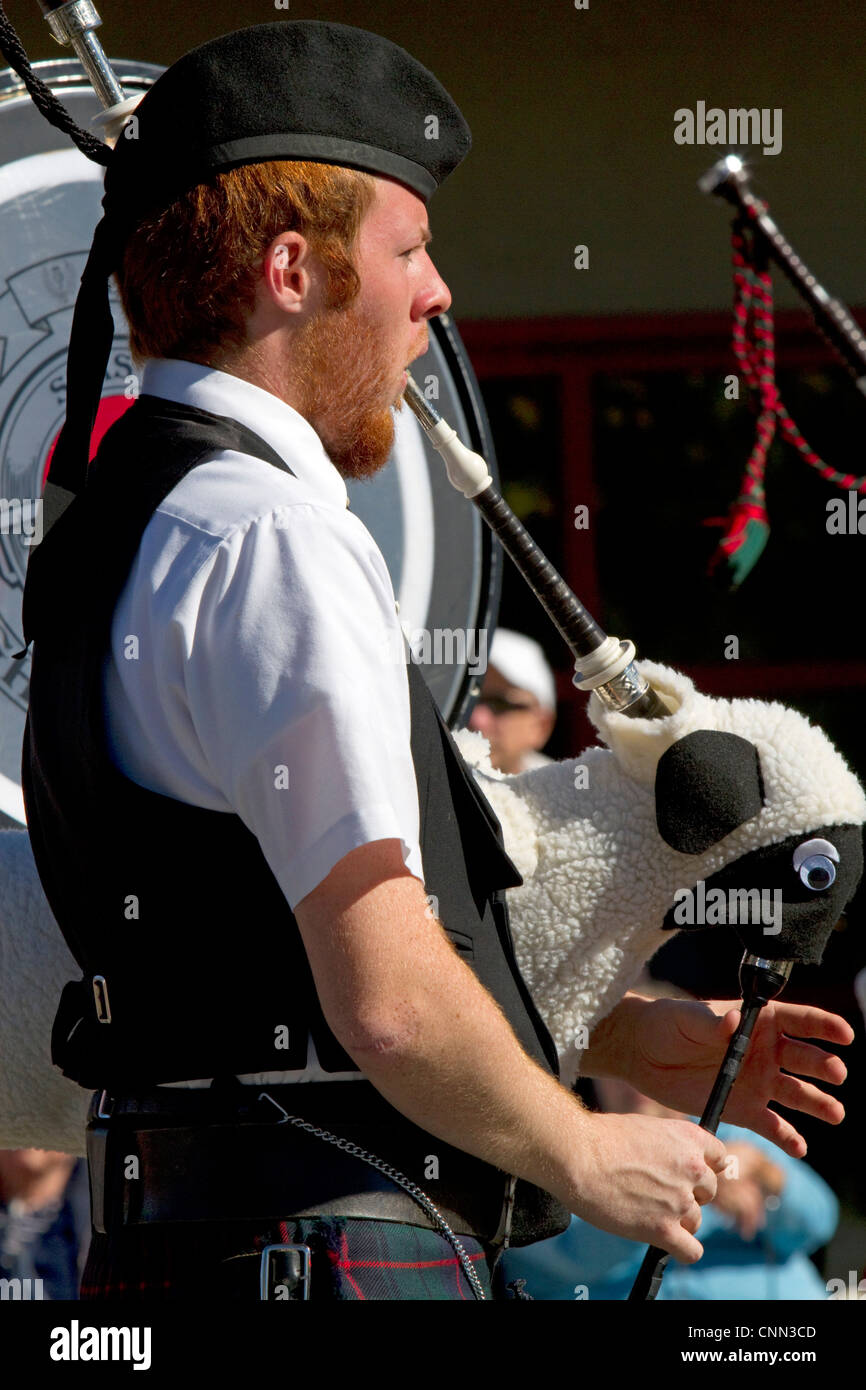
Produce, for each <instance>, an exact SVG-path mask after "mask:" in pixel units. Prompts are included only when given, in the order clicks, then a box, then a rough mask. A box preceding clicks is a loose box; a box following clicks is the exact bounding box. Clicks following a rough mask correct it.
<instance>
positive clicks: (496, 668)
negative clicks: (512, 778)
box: [469, 627, 556, 772]
mask: <svg viewBox="0 0 866 1390" xmlns="http://www.w3.org/2000/svg"><path fill="white" fill-rule="evenodd" d="M555 722H556V684H555V682H554V678H553V672H552V671H551V669H550V667H549V666H548V664H547V661H546V659H545V656H544V652H543V651H542V649H541V647H540V646H539V644H538V643H537V642H534V641H533V640H532V638H531V637H525V636H524V634H523V633H522V632H512V631H511V630H510V629H509V628H505V627H500V628H497V629H496V632H495V634H494V637H493V641H492V643H491V644H490V655H489V657H488V661H487V672H486V675H485V677H484V684H483V686H482V687H481V695H480V698H479V700H478V703H477V704H476V706H475V708H474V710H473V711H472V714H471V717H470V719H469V728H470V729H473V730H475V731H476V732H477V733H480V734H483V735H484V737H485V738H486V739H487V741H488V743H489V744H490V761H491V762H492V764H493V766H494V767H495V768H498V769H499V771H500V772H528V771H529V770H530V768H535V767H541V766H543V764H544V763H549V762H551V761H552V759H551V758H548V757H546V756H545V755H544V754H543V753H541V752H540V749H542V748H543V747H544V745H545V744H546V743H547V741H548V739H549V738H550V735H551V733H552V732H553V726H554V723H555Z"/></svg>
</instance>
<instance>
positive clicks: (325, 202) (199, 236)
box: [117, 160, 375, 361]
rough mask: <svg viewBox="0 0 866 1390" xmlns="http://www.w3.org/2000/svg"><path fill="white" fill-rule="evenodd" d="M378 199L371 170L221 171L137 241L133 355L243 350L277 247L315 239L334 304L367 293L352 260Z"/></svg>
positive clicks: (131, 266) (128, 271) (125, 271)
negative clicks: (283, 237)
mask: <svg viewBox="0 0 866 1390" xmlns="http://www.w3.org/2000/svg"><path fill="white" fill-rule="evenodd" d="M374 198H375V183H374V180H373V178H372V176H371V175H370V174H366V173H362V172H361V171H359V170H356V169H347V168H343V167H342V166H339V165H333V164H314V163H306V162H300V161H295V160H271V161H268V162H266V163H262V164H245V165H241V166H240V168H237V169H231V170H229V171H227V172H225V173H218V174H214V175H213V176H212V178H210V179H209V180H208V181H207V182H205V183H200V184H197V185H196V186H195V187H194V188H191V189H189V190H188V192H186V193H184V194H182V195H181V196H180V197H179V198H177V199H176V200H175V202H173V203H172V204H171V206H170V207H168V208H166V209H165V210H164V211H163V212H160V213H158V214H157V215H155V216H154V217H151V218H148V219H147V220H146V221H144V222H143V223H141V224H140V225H139V227H138V228H137V229H136V231H135V232H134V233H133V235H132V236H131V237H130V238H129V240H128V242H127V244H126V247H125V250H124V255H123V262H122V265H121V267H120V269H119V271H118V273H117V284H118V288H119V290H120V297H121V301H122V304H123V309H124V313H125V314H126V318H127V322H128V323H129V328H130V339H129V341H130V347H131V350H132V355H133V358H134V359H136V361H141V360H142V359H144V358H146V357H176V358H185V359H195V358H199V357H203V356H207V355H208V353H209V352H210V351H211V350H212V349H213V348H214V347H217V346H222V345H225V344H231V345H236V346H238V347H240V346H242V345H243V344H244V342H245V341H246V319H247V316H248V314H249V313H250V312H251V311H252V309H253V308H254V306H255V291H256V285H257V282H258V279H259V275H260V272H261V263H262V258H263V256H264V253H265V251H266V250H267V248H268V246H269V245H270V244H271V242H272V241H273V240H274V238H275V237H277V236H279V235H280V233H281V232H288V231H297V232H300V233H301V234H302V235H303V236H305V237H306V238H307V240H308V241H309V243H310V245H311V247H312V248H313V250H314V251H315V253H316V255H317V256H318V258H319V259H320V261H321V262H322V263H323V264H324V266H325V269H326V271H327V274H328V286H329V297H328V303H329V307H331V308H339V307H342V306H344V305H346V304H349V303H350V302H351V301H352V300H353V299H354V298H355V296H356V295H357V293H358V291H359V289H360V280H359V278H358V274H357V272H356V270H355V268H354V266H353V264H352V261H351V258H350V256H351V251H352V248H353V246H354V243H355V241H356V238H357V235H358V231H359V230H360V226H361V221H362V219H363V217H364V214H365V213H366V211H367V210H368V208H369V207H370V206H371V205H372V203H373V201H374Z"/></svg>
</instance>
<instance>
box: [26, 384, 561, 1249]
mask: <svg viewBox="0 0 866 1390" xmlns="http://www.w3.org/2000/svg"><path fill="white" fill-rule="evenodd" d="M219 448H229V449H235V450H238V451H240V452H242V453H247V454H251V455H254V456H256V457H259V458H262V459H264V460H266V461H267V462H269V463H271V464H273V465H274V466H275V467H277V468H280V469H282V470H283V471H284V472H289V473H290V472H291V470H290V469H288V468H287V466H286V464H285V462H284V461H283V460H282V459H281V458H280V457H279V456H278V455H277V454H276V453H275V452H274V451H273V450H272V449H271V448H270V447H269V446H268V445H267V444H266V443H265V442H264V441H263V440H261V439H260V438H259V437H258V436H257V435H255V434H254V433H253V432H252V431H250V430H248V429H246V428H245V427H243V426H241V425H240V424H239V423H238V422H237V421H234V420H229V419H227V418H225V417H222V416H217V415H213V414H211V413H209V412H206V411H201V410H196V409H193V408H191V407H187V406H179V405H176V404H174V403H171V402H167V401H163V400H161V399H159V398H156V397H149V396H142V397H141V398H140V399H139V400H138V401H136V402H135V404H134V405H133V406H132V407H131V408H130V409H129V410H128V411H127V412H126V413H125V414H124V415H123V416H122V417H121V418H120V420H118V421H117V422H116V423H115V424H114V425H113V426H112V427H111V429H110V430H109V431H108V432H107V434H106V435H105V437H104V439H103V441H102V445H101V447H100V449H99V452H98V454H97V457H96V458H95V459H94V461H93V463H92V464H91V466H90V470H89V473H88V482H87V486H86V488H85V490H84V492H83V493H82V494H81V495H80V496H79V497H77V498H76V500H75V501H74V502H73V503H72V504H71V506H70V507H69V508H68V509H67V511H66V512H65V513H64V514H63V516H62V517H61V518H60V520H59V521H58V522H57V523H56V525H55V526H54V527H53V528H52V529H51V530H50V532H49V533H48V534H47V535H46V537H45V539H44V540H43V541H42V543H41V544H40V545H39V546H38V547H37V548H36V549H35V550H34V552H33V553H32V555H31V558H30V565H29V568H28V574H27V584H26V588H25V599H24V632H25V640H26V641H27V642H30V641H31V640H32V641H33V642H34V651H33V663H32V674H31V682H30V708H29V712H28V718H27V726H26V730H25V739H24V753H23V766H22V781H23V790H24V799H25V805H26V809H27V820H28V829H29V833H30V839H31V842H32V845H33V852H34V856H35V860H36V865H37V868H38V871H39V876H40V879H41V881H42V885H43V887H44V889H45V893H46V896H47V898H48V901H49V903H50V906H51V909H52V911H53V913H54V915H55V917H56V919H57V921H58V923H59V925H60V929H61V931H62V932H63V935H64V937H65V938H66V941H67V943H68V945H69V948H70V950H71V952H72V954H73V956H74V957H75V959H76V961H77V962H78V964H79V966H80V967H81V969H82V971H83V979H82V980H81V981H77V982H73V983H71V984H69V985H67V987H66V989H65V990H64V992H63V996H62V999H61V1004H60V1009H59V1011H58V1015H57V1018H56V1020H55V1025H54V1031H53V1035H52V1057H53V1060H54V1061H55V1063H56V1064H57V1065H58V1066H60V1067H61V1068H62V1070H63V1072H64V1073H65V1075H67V1076H69V1077H72V1078H73V1079H74V1080H76V1081H78V1082H79V1083H80V1084H81V1085H84V1086H87V1087H89V1088H93V1089H96V1088H101V1087H107V1088H108V1089H109V1090H113V1091H115V1092H116V1093H117V1092H121V1091H123V1090H127V1091H131V1090H134V1089H140V1088H142V1087H148V1086H153V1085H158V1084H161V1083H165V1082H169V1081H182V1080H189V1079H191V1078H194V1077H202V1076H220V1075H223V1074H234V1075H237V1074H240V1073H246V1072H258V1071H281V1070H294V1069H296V1068H300V1067H303V1066H304V1065H305V1063H306V1048H307V1035H308V1031H309V1032H311V1033H312V1036H313V1039H314V1042H315V1046H316V1051H317V1053H318V1057H319V1060H320V1062H321V1064H322V1066H323V1068H324V1069H325V1070H327V1071H351V1070H356V1068H355V1066H354V1064H353V1062H352V1061H351V1059H350V1058H349V1057H348V1056H347V1055H346V1053H345V1052H344V1050H343V1048H342V1047H341V1046H340V1044H339V1042H338V1041H337V1039H336V1038H335V1037H334V1035H333V1034H332V1033H331V1031H330V1030H329V1028H328V1027H327V1024H326V1023H325V1020H324V1017H323V1015H322V1011H321V1008H320V1006H319V1002H318V998H317V995H316V991H315V987H314V984H313V980H312V975H311V973H310V969H309V965H308V963H307V959H306V955H305V952H304V950H303V945H302V941H301V937H300V933H299V931H298V927H297V924H296V922H295V919H294V916H293V914H292V912H291V910H290V908H289V906H288V903H287V902H286V900H285V897H284V896H283V893H282V891H281V889H280V888H279V885H278V884H277V881H276V879H275V878H274V876H273V874H272V873H271V870H270V868H269V867H268V864H267V862H266V860H265V858H264V856H263V854H262V852H261V849H260V847H259V844H258V841H257V840H256V839H255V837H254V836H253V835H252V834H251V832H250V831H249V830H248V829H247V828H246V826H245V825H244V824H243V822H242V821H241V820H240V818H239V817H238V816H236V815H233V814H227V813H222V812H216V811H209V810H205V809H203V808H201V807H197V806H192V805H189V804H187V803H185V802H181V801H178V800H176V799H174V798H172V797H169V796H162V795H160V794H158V793H156V792H152V791H149V790H146V789H145V788H143V787H141V786H139V785H138V784H136V783H134V782H133V781H132V780H131V779H129V778H127V777H125V776H124V775H123V774H122V773H121V772H120V771H119V770H118V769H117V768H116V766H115V765H114V763H113V762H112V760H111V757H110V755H109V752H108V748H107V743H106V736H105V723H104V718H103V699H102V674H103V669H104V664H105V660H106V657H107V654H108V650H109V643H110V629H111V620H112V615H113V612H114V609H115V606H116V604H117V601H118V598H119V596H120V593H121V591H122V589H123V587H124V584H125V582H126V580H127V578H128V575H129V571H130V568H131V566H132V563H133V560H134V558H135V554H136V552H137V550H138V546H139V543H140V540H141V536H142V534H143V532H144V529H145V527H146V525H147V522H148V521H149V519H150V517H151V516H152V514H153V512H154V511H155V509H156V508H157V507H158V506H159V504H160V502H161V501H162V500H163V498H164V497H166V496H167V494H168V493H169V492H170V491H171V490H172V488H173V487H175V485H176V484H177V483H179V482H180V480H181V479H182V478H183V477H184V476H185V475H186V474H187V473H188V472H189V471H190V469H192V468H194V467H196V465H197V464H199V463H201V462H202V461H203V459H204V458H205V457H206V456H207V455H208V454H210V453H211V452H212V451H213V450H214V449H219ZM408 674H409V693H410V709H411V724H412V732H411V747H412V758H413V762H414V767H415V775H416V779H417V783H418V796H419V807H420V843H421V853H422V856H423V863H424V870H425V883H426V891H427V892H428V893H429V894H432V895H435V897H436V898H438V910H439V915H440V917H441V919H442V921H443V923H444V924H445V929H446V931H447V932H448V935H449V936H450V938H451V940H452V941H453V943H454V945H455V947H456V948H457V950H458V951H459V952H460V953H461V955H462V956H463V957H464V959H465V960H467V961H468V963H469V964H470V965H471V967H472V968H473V969H474V971H475V973H476V974H477V976H478V978H479V979H480V980H481V982H482V984H483V985H484V986H485V987H486V989H487V990H488V991H489V992H490V993H491V994H492V995H493V997H494V998H495V999H496V1000H497V1002H498V1003H499V1005H500V1007H501V1008H502V1010H503V1012H504V1014H505V1016H506V1018H507V1019H508V1021H509V1022H510V1024H511V1026H512V1028H513V1029H514V1032H515V1033H516V1035H517V1037H518V1038H519V1039H520V1041H521V1043H522V1045H523V1046H524V1048H525V1049H526V1051H527V1052H528V1053H529V1055H530V1056H531V1057H533V1058H535V1060H536V1061H537V1062H539V1063H540V1065H541V1066H542V1067H544V1068H545V1069H546V1070H548V1071H551V1072H554V1073H555V1072H556V1070H557V1060H556V1051H555V1048H554V1045H553V1043H552V1040H551V1038H550V1035H549V1034H548V1032H547V1030H546V1028H545V1026H544V1024H543V1023H542V1021H541V1018H540V1016H539V1014H538V1012H537V1010H536V1008H535V1006H534V1004H533V1002H532V999H531V997H530V995H529V993H528V990H527V989H526V986H525V984H524V982H523V980H522V978H521V975H520V972H519V970H518V967H517V964H516V961H515V958H514V951H513V946H512V942H511V935H510V931H509V925H508V915H507V909H506V905H505V897H504V892H503V890H504V889H505V888H507V887H511V886H513V885H516V884H519V883H520V882H521V879H520V876H519V874H518V873H517V870H516V869H515V867H514V865H513V864H512V862H511V860H510V859H509V858H508V857H507V855H506V854H505V851H504V849H503V847H502V834H501V830H500V827H499V823H498V821H497V819H496V817H495V815H494V813H493V811H492V809H491V807H490V805H489V803H488V802H487V801H486V799H485V798H484V796H483V794H482V793H481V792H480V790H479V789H478V787H477V785H476V783H475V781H474V779H473V777H472V775H471V773H470V772H469V770H468V768H467V767H466V765H465V763H464V762H463V759H462V758H461V756H460V754H459V751H458V750H457V748H456V745H455V744H454V741H453V739H452V737H451V734H450V732H449V730H448V729H447V727H446V726H445V724H444V723H443V721H442V719H441V717H440V716H439V713H438V711H437V709H436V706H435V703H434V701H433V699H432V696H431V695H430V692H429V690H428V688H427V685H426V683H425V681H424V678H423V676H422V674H421V672H420V670H419V669H418V668H417V666H415V665H414V664H411V663H410V665H409V667H408ZM98 977H101V978H102V980H104V982H105V983H104V985H102V984H99V982H98ZM95 978H96V979H97V984H96V987H94V979H95ZM107 1015H110V1021H104V1020H105V1019H106V1016H107ZM286 1042H287V1043H288V1045H287V1046H286ZM327 1084H328V1083H322V1086H326V1085H327ZM355 1084H356V1085H357V1086H359V1087H362V1086H365V1085H366V1083H364V1082H357V1083H355ZM394 1116H395V1123H399V1119H400V1117H399V1116H398V1114H397V1112H396V1111H395V1112H394ZM518 1190H519V1191H523V1192H524V1193H525V1194H526V1196H529V1194H530V1193H533V1192H534V1190H533V1189H530V1188H529V1187H528V1185H526V1184H523V1183H521V1184H519V1188H518ZM537 1196H538V1198H539V1199H540V1198H542V1196H544V1197H545V1198H546V1197H547V1194H541V1193H538V1194H537ZM551 1201H552V1199H547V1202H546V1203H545V1202H541V1203H537V1202H535V1201H534V1200H530V1203H529V1205H530V1206H537V1207H538V1210H539V1213H540V1211H541V1209H542V1208H544V1207H546V1209H547V1215H546V1217H545V1220H544V1221H542V1222H541V1227H544V1225H545V1221H546V1223H547V1226H548V1227H550V1226H551V1218H552V1221H553V1226H555V1229H557V1230H558V1229H562V1228H563V1226H564V1224H565V1222H564V1214H563V1210H562V1209H561V1208H558V1207H557V1208H556V1210H555V1212H554V1211H553V1208H552V1207H550V1205H549V1203H550V1202H551ZM518 1224H520V1223H519V1222H518ZM541 1233H542V1234H550V1233H552V1229H543V1230H542V1232H541ZM530 1238H540V1235H534V1236H531V1237H530Z"/></svg>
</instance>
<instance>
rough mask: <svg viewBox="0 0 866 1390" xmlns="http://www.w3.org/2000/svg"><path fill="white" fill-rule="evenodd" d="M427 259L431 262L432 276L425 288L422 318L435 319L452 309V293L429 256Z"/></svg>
mask: <svg viewBox="0 0 866 1390" xmlns="http://www.w3.org/2000/svg"><path fill="white" fill-rule="evenodd" d="M427 259H428V261H430V276H429V280H428V283H427V284H426V285H425V287H424V293H423V296H422V301H421V302H422V308H421V313H420V317H421V318H425V319H433V318H435V317H436V315H437V314H444V313H446V312H447V310H448V309H450V308H451V291H450V290H449V288H448V286H447V285H446V283H445V281H444V280H443V279H442V276H441V275H440V274H439V271H438V270H437V269H436V267H435V265H434V264H433V262H432V261H431V260H430V257H429V256H428V257H427Z"/></svg>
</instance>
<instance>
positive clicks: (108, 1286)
mask: <svg viewBox="0 0 866 1390" xmlns="http://www.w3.org/2000/svg"><path fill="white" fill-rule="evenodd" d="M458 1238H459V1240H460V1243H461V1244H462V1246H463V1248H464V1249H465V1251H466V1254H467V1256H468V1258H469V1260H470V1261H471V1263H472V1267H473V1269H474V1270H475V1273H476V1274H477V1276H478V1279H479V1281H480V1283H481V1286H482V1288H483V1289H484V1292H485V1295H486V1296H487V1297H488V1298H491V1297H492V1296H493V1294H492V1291H491V1274H490V1268H489V1266H488V1262H487V1258H486V1255H485V1251H484V1247H483V1246H482V1245H481V1243H480V1242H479V1241H477V1240H473V1239H472V1238H471V1237H470V1236H460V1237H458ZM291 1243H297V1244H303V1245H308V1246H309V1247H310V1250H311V1256H312V1258H311V1277H310V1299H311V1300H312V1299H316V1300H331V1301H339V1302H357V1301H364V1300H369V1299H374V1300H375V1299H393V1300H410V1301H420V1300H435V1301H439V1300H453V1301H464V1302H465V1301H468V1302H472V1301H474V1299H475V1294H474V1292H473V1290H472V1287H471V1285H470V1284H469V1281H468V1280H467V1278H466V1276H465V1274H464V1273H463V1270H462V1269H461V1267H460V1264H459V1262H458V1259H457V1256H456V1254H455V1251H454V1249H453V1247H452V1246H451V1244H450V1243H449V1242H448V1241H447V1240H446V1239H445V1237H444V1236H442V1235H440V1234H439V1232H438V1231H433V1230H428V1229H427V1228H426V1227H423V1226H409V1225H402V1224H401V1223H399V1222H396V1221H376V1220H368V1219H363V1220H362V1219H360V1218H355V1217H352V1218H342V1217H330V1216H328V1217H303V1218H296V1219H294V1220H290V1221H279V1222H276V1223H275V1224H273V1225H271V1226H269V1227H267V1228H265V1229H263V1227H262V1225H261V1223H258V1224H253V1225H250V1224H248V1223H240V1222H232V1223H225V1224H217V1223H211V1222H207V1223H205V1222H189V1223H184V1222H171V1223H166V1224H152V1225H141V1226H125V1227H123V1228H122V1229H121V1230H119V1231H117V1232H112V1233H111V1234H109V1235H100V1234H99V1233H97V1232H94V1233H93V1236H92V1239H91V1244H90V1253H89V1256H88V1260H87V1264H86V1266H85V1269H84V1274H83V1276H82V1281H81V1292H80V1297H81V1299H82V1300H84V1301H88V1300H101V1299H125V1300H129V1301H133V1302H143V1303H144V1302H177V1301H187V1300H192V1299H201V1298H213V1297H214V1296H217V1297H220V1298H225V1299H228V1300H230V1301H231V1300H236V1301H242V1302H251V1301H256V1300H257V1299H258V1296H259V1295H258V1267H259V1261H258V1260H254V1259H250V1260H241V1261H238V1260H234V1259H232V1258H231V1257H232V1256H237V1255H241V1254H255V1253H257V1252H260V1251H261V1250H262V1249H263V1248H264V1247H265V1246H266V1245H273V1244H291ZM226 1260H227V1261H229V1263H228V1264H227V1265H226V1264H222V1263H221V1262H222V1261H226ZM239 1266H240V1267H242V1268H239ZM239 1275H240V1276H241V1277H240V1278H239V1277H238V1276H239Z"/></svg>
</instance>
